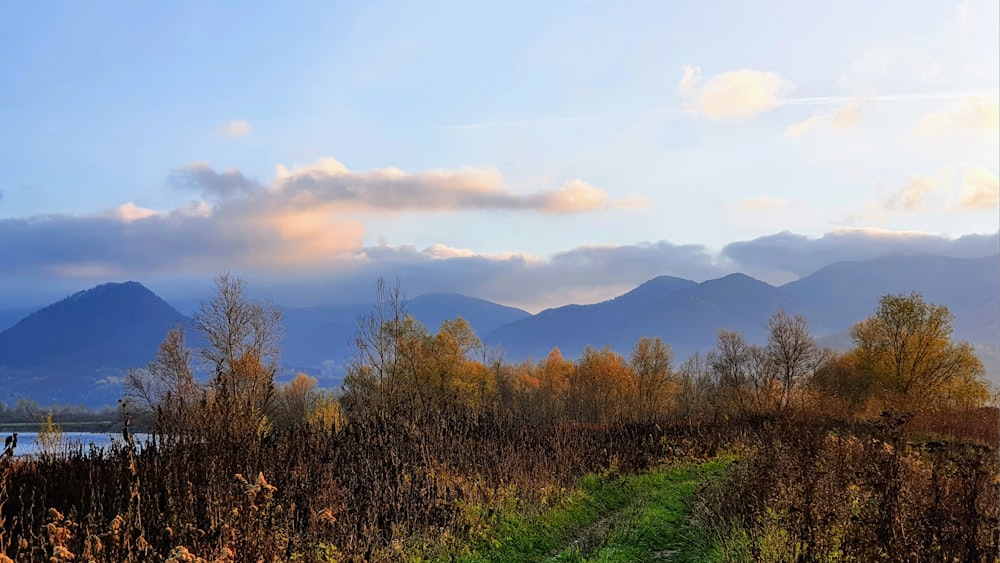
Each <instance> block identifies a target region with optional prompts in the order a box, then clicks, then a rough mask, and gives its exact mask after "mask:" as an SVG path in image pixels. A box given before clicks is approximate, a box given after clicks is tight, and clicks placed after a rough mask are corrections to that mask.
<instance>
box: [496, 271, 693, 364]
mask: <svg viewBox="0 0 1000 563" xmlns="http://www.w3.org/2000/svg"><path fill="white" fill-rule="evenodd" d="M697 285H698V284H697V283H695V282H693V281H691V280H686V279H682V278H675V277H671V276H660V277H657V278H653V279H651V280H649V281H647V282H646V283H644V284H642V285H640V286H639V287H637V288H635V289H633V290H632V291H629V292H628V293H625V294H622V295H619V296H618V297H615V298H614V299H609V300H607V301H603V302H601V303H595V304H593V305H566V306H563V307H556V308H554V309H546V310H544V311H542V312H540V313H538V314H537V315H534V316H531V317H526V318H524V319H521V320H519V321H516V322H513V323H510V324H508V325H505V326H503V327H500V328H499V329H497V330H495V331H493V332H491V333H489V334H487V336H486V338H485V341H486V342H487V343H489V344H493V345H496V344H499V345H502V346H503V349H504V354H505V355H506V356H507V357H509V358H512V359H523V358H529V357H531V358H535V359H540V358H543V357H545V356H546V355H547V354H548V353H549V351H551V350H552V348H553V347H554V346H558V347H559V350H560V351H561V352H562V353H563V355H565V356H566V357H576V356H578V355H579V354H580V353H581V352H582V351H583V348H584V347H585V346H587V345H591V346H597V347H602V346H605V345H608V344H613V343H616V342H617V341H618V340H620V338H621V336H622V335H623V331H624V329H623V326H624V325H627V324H628V323H629V322H630V321H632V320H633V319H635V318H636V317H637V316H642V314H643V311H644V310H645V309H646V308H647V307H649V306H650V305H652V304H654V303H656V302H657V301H659V300H661V299H663V298H665V297H666V296H668V295H670V294H672V293H674V292H677V291H681V290H685V289H689V288H692V287H696V286H697Z"/></svg>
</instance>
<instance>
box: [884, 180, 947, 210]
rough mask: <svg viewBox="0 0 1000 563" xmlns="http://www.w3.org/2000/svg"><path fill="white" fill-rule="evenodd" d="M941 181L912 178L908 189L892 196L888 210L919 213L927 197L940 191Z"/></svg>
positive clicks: (888, 203) (887, 205)
mask: <svg viewBox="0 0 1000 563" xmlns="http://www.w3.org/2000/svg"><path fill="white" fill-rule="evenodd" d="M938 186H939V181H938V180H937V179H936V178H930V177H927V176H919V175H917V174H914V175H912V176H910V181H909V182H908V183H907V185H906V187H904V188H903V189H901V190H899V191H898V192H896V193H894V194H893V195H892V196H890V198H889V200H888V201H887V202H886V208H888V209H893V210H898V211H917V210H920V209H921V208H922V207H923V205H924V200H925V196H926V195H927V194H930V193H932V192H934V191H935V190H937V189H938Z"/></svg>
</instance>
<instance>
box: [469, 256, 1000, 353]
mask: <svg viewBox="0 0 1000 563" xmlns="http://www.w3.org/2000/svg"><path fill="white" fill-rule="evenodd" d="M912 291H916V292H919V293H921V294H923V295H924V297H925V298H926V299H927V300H928V301H930V302H932V303H936V304H940V305H946V306H948V308H949V309H950V310H951V311H952V313H954V314H955V337H956V338H958V339H962V340H968V341H970V342H972V343H974V344H977V345H978V346H977V347H978V348H979V349H983V350H988V349H991V348H990V346H993V347H994V348H995V346H996V344H997V341H998V326H997V325H998V319H1000V296H998V294H1000V255H994V256H989V257H984V258H976V259H961V258H946V257H940V256H892V257H885V258H878V259H874V260H867V261H863V262H841V263H837V264H833V265H830V266H828V267H826V268H822V269H821V270H819V271H817V272H816V273H814V274H812V275H810V276H806V277H805V278H802V279H800V280H797V281H795V282H792V283H789V284H786V285H783V286H781V287H774V286H771V285H769V284H766V283H764V282H761V281H759V280H755V279H753V278H750V277H748V276H746V275H743V274H732V275H729V276H726V277H723V278H720V279H717V280H709V281H706V282H703V283H700V284H696V283H695V282H691V281H688V280H678V279H677V278H656V279H654V280H650V281H649V282H647V283H645V284H643V285H641V286H639V287H638V288H636V289H635V290H633V291H631V292H629V293H626V294H624V295H622V296H620V297H618V298H615V299H612V300H610V301H605V302H603V303H597V304H594V305H568V306H565V307H559V308H556V309H548V310H546V311H542V312H541V313H539V314H537V315H535V316H533V317H529V318H526V319H522V320H520V321H517V322H515V323H512V324H509V325H506V326H503V327H501V328H499V329H497V330H496V331H494V332H493V333H491V334H489V335H488V336H487V340H488V341H490V342H491V343H494V344H500V345H502V346H503V347H504V350H505V352H506V355H507V357H508V358H511V359H522V358H529V357H531V358H535V359H539V358H542V357H544V356H545V355H546V354H548V352H549V351H550V350H551V349H552V347H554V346H557V347H559V349H560V350H561V351H562V352H563V354H564V355H565V356H566V357H577V356H578V355H579V354H580V353H581V352H582V351H583V348H584V346H586V345H588V344H589V345H593V346H596V347H602V346H604V345H610V346H611V347H612V348H613V349H615V350H616V351H618V352H619V353H623V354H624V353H628V352H629V351H630V350H631V348H632V346H633V345H634V344H635V342H636V341H638V339H639V338H641V337H643V336H659V337H661V338H663V340H664V341H665V342H668V343H669V344H670V345H671V346H672V347H673V349H674V352H675V356H676V357H677V358H678V359H681V358H684V357H685V356H687V355H688V354H690V353H693V352H694V351H696V350H709V349H711V348H712V347H713V346H714V344H715V338H716V333H717V331H718V330H719V329H721V328H725V329H729V330H739V331H741V332H742V333H743V334H744V336H745V337H746V338H747V340H749V341H758V342H759V341H762V340H763V339H764V337H765V326H766V323H767V320H768V318H769V317H770V316H771V314H773V313H774V312H775V311H776V310H778V309H784V310H786V311H787V312H789V313H793V314H801V315H803V316H805V317H806V319H807V320H808V321H809V324H810V330H811V331H812V332H813V334H814V335H817V336H821V337H826V339H827V340H829V341H830V342H836V343H840V344H843V343H844V342H848V343H849V337H848V336H847V331H848V330H849V329H850V327H851V326H852V325H853V324H854V323H855V322H857V321H859V320H862V319H864V318H865V317H867V316H868V315H870V314H871V313H872V312H873V311H874V310H875V308H876V307H877V306H878V299H879V298H880V297H881V296H882V295H884V294H886V293H909V292H912ZM988 367H989V366H988ZM995 372H996V370H995V369H994V370H992V371H991V373H995Z"/></svg>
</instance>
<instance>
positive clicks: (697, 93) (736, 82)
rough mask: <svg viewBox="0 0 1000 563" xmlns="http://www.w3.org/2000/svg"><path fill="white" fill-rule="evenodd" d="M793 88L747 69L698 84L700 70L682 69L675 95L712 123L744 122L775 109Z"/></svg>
mask: <svg viewBox="0 0 1000 563" xmlns="http://www.w3.org/2000/svg"><path fill="white" fill-rule="evenodd" d="M792 88H793V85H792V83H791V82H789V81H788V80H786V79H785V78H784V77H782V76H781V75H780V74H777V73H774V72H764V71H759V70H753V69H749V68H745V69H740V70H734V71H730V72H724V73H722V74H717V75H715V76H713V77H711V78H709V79H708V80H707V81H706V82H705V83H704V84H701V70H700V69H698V68H696V67H691V66H687V67H684V74H683V76H682V78H681V81H680V83H679V84H678V86H677V91H678V93H679V94H680V95H681V96H682V97H684V98H685V99H686V100H687V101H688V102H689V107H690V109H692V110H693V111H695V112H697V113H699V114H701V115H704V116H705V117H707V118H709V119H715V120H725V119H732V120H746V119H750V118H752V117H754V116H756V115H758V114H760V113H763V112H765V111H767V110H769V109H771V108H773V107H775V106H776V105H778V103H779V102H780V101H781V100H782V99H783V98H784V97H785V95H786V94H787V93H788V92H789V91H791V89H792Z"/></svg>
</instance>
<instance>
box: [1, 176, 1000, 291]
mask: <svg viewBox="0 0 1000 563" xmlns="http://www.w3.org/2000/svg"><path fill="white" fill-rule="evenodd" d="M986 172H989V171H986ZM289 174H290V175H289V177H291V178H295V180H294V181H293V183H292V184H291V185H300V184H301V185H305V186H307V187H310V189H309V190H306V191H305V192H304V193H306V194H313V196H311V197H315V194H314V192H313V191H311V190H312V188H314V187H315V186H313V185H312V184H310V183H309V182H306V181H305V180H304V179H303V176H301V175H297V174H296V173H293V172H291V171H289ZM969 174H971V177H970V179H969V181H968V184H969V186H972V187H970V188H969V190H970V191H968V193H967V196H968V198H967V199H968V201H969V204H970V205H978V204H979V199H980V198H982V197H984V196H983V195H982V194H983V193H985V192H988V193H991V194H994V195H995V193H996V181H995V175H994V176H993V177H992V179H991V178H990V177H986V176H985V175H984V174H982V171H978V170H973V171H972V172H969V173H967V175H969ZM217 176H218V175H217ZM221 176H225V174H222V175H221ZM209 177H214V176H209ZM321 177H323V178H325V175H321ZM990 181H992V182H993V183H992V184H990V183H989V182H990ZM984 182H985V184H984ZM459 185H464V184H461V183H460V184H459ZM984 185H985V188H983V186H984ZM204 187H205V186H202V188H204ZM257 189H264V190H265V191H267V192H268V194H266V196H260V195H258V192H257V191H256V190H257ZM289 189H291V188H289ZM990 189H992V190H993V191H992V192H989V190H990ZM274 190H275V188H274V187H273V186H268V187H267V188H255V189H254V190H251V191H250V192H249V193H250V194H254V195H252V196H251V197H246V196H238V195H237V196H230V199H227V200H225V201H226V202H227V203H226V204H222V203H217V204H215V205H212V206H207V205H206V204H205V203H204V202H195V203H192V204H191V205H189V206H186V207H184V208H181V209H177V210H173V211H171V212H168V213H155V212H153V211H151V210H146V209H143V208H141V207H138V206H135V205H132V204H127V205H125V206H121V207H119V208H118V209H116V210H113V211H111V212H108V213H103V214H97V215H92V216H85V217H79V216H68V215H48V216H38V217H31V218H23V219H4V220H0V262H2V263H3V264H4V265H5V267H4V269H3V272H2V273H0V295H6V296H9V299H14V300H15V301H12V302H4V301H3V300H2V299H0V306H13V305H22V306H23V305H24V303H25V300H24V299H25V297H24V296H26V295H29V294H30V295H38V296H42V297H45V298H46V299H49V300H51V299H53V298H58V297H60V296H61V295H65V294H66V293H70V292H72V291H76V290H79V289H83V288H85V287H88V286H90V285H93V284H96V283H101V282H105V281H111V280H123V279H137V280H140V281H143V282H146V283H154V286H155V287H157V289H158V290H161V288H163V287H166V291H165V292H164V293H165V294H167V295H168V296H170V295H171V293H170V291H171V290H170V288H171V287H173V288H178V287H181V286H184V287H189V288H190V287H202V286H204V285H206V284H207V280H209V279H210V278H211V277H212V276H214V275H216V274H217V273H219V272H220V271H222V270H225V269H232V270H233V271H234V272H236V273H237V274H239V275H241V276H244V277H247V278H248V279H249V280H250V281H251V282H252V283H253V284H254V285H255V287H260V288H262V291H263V292H266V294H267V295H268V296H270V297H273V298H274V299H275V300H276V301H278V302H281V303H285V304H292V305H296V304H297V305H306V304H313V303H321V302H337V301H340V302H356V301H357V300H358V299H359V296H367V295H369V294H370V292H371V291H372V287H373V280H374V279H375V277H377V276H385V277H389V278H392V277H396V276H399V277H400V278H401V279H402V281H403V283H404V285H405V287H406V288H407V291H408V292H409V293H410V294H411V295H418V294H420V293H425V292H430V291H454V292H461V293H465V294H469V295H474V296H478V297H482V298H486V299H491V300H495V301H498V302H502V303H507V304H512V305H517V306H522V307H525V308H527V309H529V310H533V311H535V310H539V309H542V308H545V307H550V306H556V305H562V304H566V303H569V302H581V303H586V302H595V301H600V300H603V299H607V298H610V297H613V296H615V295H618V294H620V293H622V292H624V291H627V290H629V289H631V288H632V287H634V286H636V285H638V284H639V283H642V282H644V281H646V280H648V279H650V278H653V277H655V276H658V275H673V276H678V277H683V278H688V279H693V280H695V281H703V280H706V279H712V278H716V277H720V276H722V275H725V274H727V273H731V272H736V271H741V272H745V273H748V274H750V275H753V276H755V277H758V278H760V279H763V280H765V281H769V282H771V283H783V282H786V281H790V280H792V279H796V278H798V277H801V276H804V275H808V274H810V273H812V272H813V271H815V270H817V269H819V268H821V267H823V266H826V265H828V264H830V263H833V262H837V261H842V260H865V259H870V258H875V257H878V256H884V255H891V254H941V255H948V256H960V257H977V256H986V255H990V254H995V253H996V252H997V249H998V247H1000V236H998V234H997V233H994V234H984V235H967V236H963V237H960V238H948V237H944V236H938V235H931V234H925V233H914V232H894V231H885V230H879V229H859V228H841V229H836V230H834V231H832V232H829V233H827V234H825V235H823V236H821V237H818V238H813V237H808V236H804V235H800V234H794V233H789V232H782V233H777V234H773V235H768V236H764V237H759V238H755V239H752V240H746V241H736V242H732V243H730V244H728V245H726V246H725V247H724V248H723V249H722V250H721V251H718V252H717V251H713V250H711V249H709V248H708V247H706V246H703V245H698V244H678V243H675V242H671V241H666V240H663V241H658V242H652V243H638V244H630V245H584V246H579V247H576V248H571V249H567V250H566V251H563V252H558V253H556V254H553V255H551V256H545V257H541V256H532V255H529V254H524V253H519V252H509V253H499V254H484V253H480V252H477V251H475V250H474V249H466V248H457V247H453V246H449V245H448V244H446V243H445V242H442V243H440V244H435V245H431V246H429V247H426V248H423V249H419V248H417V247H415V246H412V245H400V246H387V245H382V246H363V242H362V241H363V238H362V234H363V231H364V227H363V226H362V225H361V224H359V223H356V222H354V223H352V222H350V221H347V220H344V219H338V220H337V221H334V222H332V223H331V222H330V221H329V220H328V218H327V216H326V215H325V214H324V213H322V212H319V213H318V214H317V213H315V212H314V208H313V207H310V205H309V204H308V202H309V201H312V200H310V199H309V198H306V200H307V201H306V202H299V201H298V199H297V197H298V196H297V195H296V194H299V193H300V192H297V191H295V190H292V192H293V193H292V194H288V193H284V192H282V191H281V190H278V191H277V192H276V193H271V192H272V191H274ZM445 191H446V193H447V194H451V192H450V191H447V190H445ZM459 191H460V190H459ZM570 191H572V190H570ZM222 192H223V193H226V194H230V193H237V194H241V193H244V192H243V191H241V190H232V189H230V188H226V189H224V190H222ZM551 193H558V192H557V191H554V192H551ZM258 197H264V199H265V202H267V203H270V202H271V201H272V200H271V199H269V198H274V200H273V201H277V202H281V203H282V204H283V205H282V206H279V207H278V208H276V209H274V210H272V211H270V212H267V213H265V212H263V211H261V209H263V207H262V206H263V204H261V203H260V202H258V201H257V199H256V198H258ZM465 197H467V196H466V195H461V196H458V197H457V198H451V199H449V198H448V197H444V196H442V199H439V200H438V202H437V204H436V205H437V206H445V207H447V208H451V207H450V206H455V205H459V204H458V203H456V202H466V203H464V204H467V205H473V206H478V205H481V203H480V202H481V201H482V200H480V199H478V197H479V196H475V197H473V196H468V197H471V201H473V202H474V203H471V204H470V203H468V200H466V199H463V198H465ZM490 197H493V196H492V195H491V196H490ZM508 197H515V196H511V195H509V194H508V195H505V196H502V197H501V198H500V200H501V201H504V202H506V201H509V200H507V199H504V198H508ZM522 197H523V198H524V199H521V200H516V201H522V202H523V201H525V200H527V201H532V202H534V205H535V206H537V207H539V208H542V209H545V208H546V206H553V205H554V206H556V207H557V208H559V209H564V208H565V207H567V206H568V207H571V208H572V207H573V205H578V206H579V205H580V204H578V203H576V201H577V200H575V199H573V198H570V201H574V203H573V204H572V205H569V204H567V203H566V201H565V200H564V199H560V198H562V197H564V196H556V195H544V194H534V195H529V196H522ZM320 200H321V201H326V200H325V199H322V198H320ZM334 200H335V201H337V202H340V201H341V200H340V199H337V198H334ZM348 200H349V201H351V202H352V205H356V204H358V201H357V200H356V197H355V196H350V197H349V198H348ZM374 200H375V201H381V200H379V198H378V197H375V198H374ZM361 201H364V202H368V201H369V200H368V199H365V198H361ZM390 201H391V202H392V203H385V202H383V203H378V204H377V205H380V206H386V208H387V209H390V210H397V209H399V208H400V206H404V207H405V205H409V204H408V203H405V202H406V201H407V200H406V199H405V198H404V199H402V200H399V199H390ZM553 201H554V202H555V203H552V202H553ZM582 201H584V202H587V201H588V200H587V198H583V200H582ZM745 203H746V204H747V205H748V206H749V207H751V208H756V209H758V210H764V211H766V210H767V209H769V208H773V207H774V206H775V205H783V203H782V202H780V201H779V200H771V199H769V198H756V199H754V200H748V201H747V202H745ZM504 205H506V203H505V204H504ZM517 205H525V204H523V203H518V204H517ZM586 205H590V203H587V204H586ZM435 208H436V207H435ZM248 209H250V210H256V213H255V214H250V215H247V214H246V213H245V212H246V211H247V210H248ZM157 280H159V282H158V283H159V284H160V285H158V286H157V285H155V283H157ZM46 290H47V291H48V293H46V292H45V291H46ZM178 291H179V290H177V289H175V290H174V293H173V295H174V296H176V295H177V292H178ZM53 292H62V293H61V294H59V295H52V293H53ZM161 292H163V291H162V290H161ZM39 299H41V297H39ZM39 304H40V303H39Z"/></svg>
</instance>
